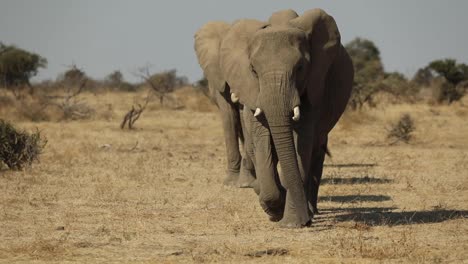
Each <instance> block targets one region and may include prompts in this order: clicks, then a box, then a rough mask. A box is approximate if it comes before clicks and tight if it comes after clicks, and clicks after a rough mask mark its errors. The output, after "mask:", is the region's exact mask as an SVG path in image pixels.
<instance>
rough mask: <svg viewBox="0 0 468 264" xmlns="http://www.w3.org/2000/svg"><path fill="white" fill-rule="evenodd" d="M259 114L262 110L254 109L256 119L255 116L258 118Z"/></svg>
mask: <svg viewBox="0 0 468 264" xmlns="http://www.w3.org/2000/svg"><path fill="white" fill-rule="evenodd" d="M261 113H262V109H260V108H257V109H255V113H254V116H255V117H257V116H259V115H260V114H261Z"/></svg>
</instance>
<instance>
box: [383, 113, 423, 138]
mask: <svg viewBox="0 0 468 264" xmlns="http://www.w3.org/2000/svg"><path fill="white" fill-rule="evenodd" d="M415 129H416V127H415V125H414V121H413V118H412V117H411V115H410V114H408V113H406V114H403V115H402V116H401V117H400V119H399V120H398V121H397V122H396V123H393V124H392V126H391V128H390V129H389V130H388V134H387V138H389V139H393V141H392V143H391V145H393V144H395V143H397V142H399V141H402V142H404V143H409V141H410V140H411V138H412V133H413V131H414V130H415Z"/></svg>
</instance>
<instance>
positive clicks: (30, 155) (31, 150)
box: [0, 119, 47, 170]
mask: <svg viewBox="0 0 468 264" xmlns="http://www.w3.org/2000/svg"><path fill="white" fill-rule="evenodd" d="M46 144H47V139H45V138H44V137H43V136H41V133H40V132H39V131H36V132H35V133H31V134H30V133H28V132H26V131H19V130H17V129H16V128H15V127H13V125H11V124H10V123H8V122H6V121H4V120H2V119H0V162H3V163H4V164H5V165H7V166H8V168H10V169H12V170H20V169H22V168H23V167H24V166H25V165H27V166H30V165H31V164H32V163H33V162H34V161H36V160H38V158H39V155H40V154H41V153H42V150H43V148H44V147H45V145H46Z"/></svg>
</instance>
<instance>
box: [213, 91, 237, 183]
mask: <svg viewBox="0 0 468 264" xmlns="http://www.w3.org/2000/svg"><path fill="white" fill-rule="evenodd" d="M216 103H217V105H218V107H219V110H220V115H221V120H222V124H223V131H224V141H225V144H226V157H227V176H226V178H225V179H224V184H225V185H231V186H235V185H236V183H237V181H238V179H239V171H240V166H241V159H242V157H241V154H240V150H239V134H240V131H241V128H240V127H241V124H240V117H239V109H238V107H237V106H236V105H234V104H232V103H230V102H228V101H227V100H226V99H225V98H224V97H223V95H222V94H220V93H217V94H216Z"/></svg>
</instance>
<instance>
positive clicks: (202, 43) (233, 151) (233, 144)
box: [195, 22, 255, 188]
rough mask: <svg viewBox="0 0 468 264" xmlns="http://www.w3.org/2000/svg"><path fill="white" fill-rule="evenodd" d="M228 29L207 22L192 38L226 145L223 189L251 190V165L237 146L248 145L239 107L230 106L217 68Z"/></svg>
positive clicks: (224, 26) (227, 86)
mask: <svg viewBox="0 0 468 264" xmlns="http://www.w3.org/2000/svg"><path fill="white" fill-rule="evenodd" d="M229 28H230V25H228V24H226V23H224V22H210V23H207V24H206V25H204V26H203V27H202V28H201V29H200V30H199V31H198V32H197V33H196V35H195V50H196V53H197V56H198V59H199V61H200V65H201V66H202V68H203V70H204V73H205V76H206V78H207V79H208V84H209V87H208V90H209V94H208V96H209V97H210V99H211V100H212V102H214V103H215V104H216V106H217V107H218V109H219V113H220V116H221V120H222V125H223V131H224V140H225V145H226V160H227V169H226V174H227V175H226V177H225V179H224V181H223V183H224V184H225V185H228V186H237V187H241V188H245V187H251V184H252V183H253V181H254V180H255V169H254V167H253V162H252V160H251V158H249V157H248V156H247V155H246V154H245V149H246V148H245V147H242V149H243V150H244V154H243V155H241V151H240V147H241V146H240V145H239V142H240V143H241V144H242V145H246V144H247V145H251V144H252V143H251V142H250V141H249V139H246V138H245V137H244V134H243V130H242V123H243V120H242V114H241V113H242V109H243V105H241V104H239V103H238V102H233V101H232V98H231V92H230V87H229V85H228V84H227V83H226V82H225V80H224V79H223V77H222V73H221V72H220V66H219V46H220V43H221V40H222V36H223V34H225V33H226V31H227V30H229Z"/></svg>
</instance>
